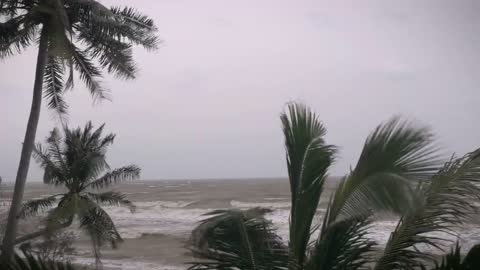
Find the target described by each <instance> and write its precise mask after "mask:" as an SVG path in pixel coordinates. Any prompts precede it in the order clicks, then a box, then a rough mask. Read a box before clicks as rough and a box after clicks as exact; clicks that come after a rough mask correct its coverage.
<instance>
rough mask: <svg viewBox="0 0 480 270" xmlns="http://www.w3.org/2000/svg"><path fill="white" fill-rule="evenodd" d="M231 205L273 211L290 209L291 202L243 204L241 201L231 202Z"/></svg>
mask: <svg viewBox="0 0 480 270" xmlns="http://www.w3.org/2000/svg"><path fill="white" fill-rule="evenodd" d="M230 205H231V206H233V207H236V208H252V207H266V208H272V209H278V208H289V207H290V202H273V201H269V202H241V201H235V200H232V201H230Z"/></svg>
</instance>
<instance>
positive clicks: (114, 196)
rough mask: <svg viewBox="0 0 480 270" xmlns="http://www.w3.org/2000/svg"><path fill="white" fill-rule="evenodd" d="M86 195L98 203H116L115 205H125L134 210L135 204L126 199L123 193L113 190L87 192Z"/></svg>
mask: <svg viewBox="0 0 480 270" xmlns="http://www.w3.org/2000/svg"><path fill="white" fill-rule="evenodd" d="M86 196H87V197H88V198H89V199H90V200H92V201H94V202H96V203H98V204H107V205H116V206H126V207H128V208H129V209H130V211H131V212H132V213H133V212H135V208H136V207H135V205H134V204H133V203H132V202H131V201H130V200H128V199H126V198H125V197H126V196H125V195H124V194H122V193H119V192H115V191H107V192H103V193H91V192H87V193H86Z"/></svg>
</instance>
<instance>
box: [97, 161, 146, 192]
mask: <svg viewBox="0 0 480 270" xmlns="http://www.w3.org/2000/svg"><path fill="white" fill-rule="evenodd" d="M139 175H140V168H139V167H137V166H136V165H129V166H125V167H122V168H119V169H115V170H113V171H111V172H108V173H106V174H105V175H104V176H102V177H100V178H98V179H97V180H95V181H93V182H91V183H90V184H88V187H92V188H97V189H98V188H105V187H109V186H110V185H113V184H116V183H119V182H122V181H128V180H134V179H137V178H138V177H139Z"/></svg>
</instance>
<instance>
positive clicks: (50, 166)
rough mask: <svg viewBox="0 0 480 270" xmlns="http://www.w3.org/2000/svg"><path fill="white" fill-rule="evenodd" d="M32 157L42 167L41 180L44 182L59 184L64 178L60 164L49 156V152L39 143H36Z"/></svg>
mask: <svg viewBox="0 0 480 270" xmlns="http://www.w3.org/2000/svg"><path fill="white" fill-rule="evenodd" d="M33 157H34V158H35V160H36V161H37V163H38V164H39V165H40V167H42V168H43V169H44V173H43V182H44V183H45V184H53V185H60V184H61V183H62V182H63V181H64V180H65V178H66V174H65V171H64V170H62V166H61V164H59V162H58V161H55V160H53V159H52V157H51V153H50V152H46V151H45V150H44V149H43V147H42V145H41V144H37V145H36V146H35V148H34V149H33Z"/></svg>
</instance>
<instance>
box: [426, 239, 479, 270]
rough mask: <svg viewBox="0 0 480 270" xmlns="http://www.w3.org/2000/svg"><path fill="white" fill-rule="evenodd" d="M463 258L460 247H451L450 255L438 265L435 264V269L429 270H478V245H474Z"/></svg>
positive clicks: (457, 245)
mask: <svg viewBox="0 0 480 270" xmlns="http://www.w3.org/2000/svg"><path fill="white" fill-rule="evenodd" d="M463 257H464V256H463V255H462V252H461V247H460V245H459V244H458V242H457V244H456V245H455V247H452V248H451V250H450V253H448V254H445V255H444V256H443V257H442V260H441V262H440V263H435V267H434V268H432V269H431V270H475V269H480V245H476V246H474V247H472V249H470V251H469V252H468V254H467V255H466V256H465V258H464V259H463V260H462V258H463Z"/></svg>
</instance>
